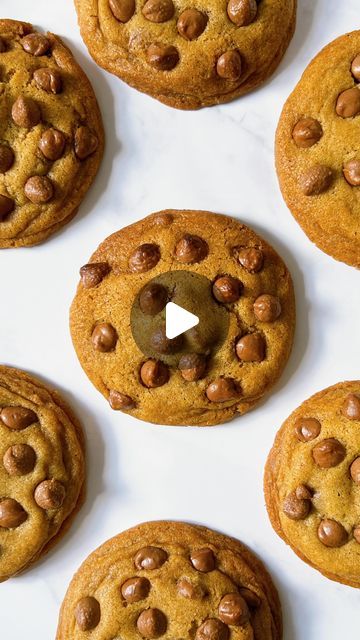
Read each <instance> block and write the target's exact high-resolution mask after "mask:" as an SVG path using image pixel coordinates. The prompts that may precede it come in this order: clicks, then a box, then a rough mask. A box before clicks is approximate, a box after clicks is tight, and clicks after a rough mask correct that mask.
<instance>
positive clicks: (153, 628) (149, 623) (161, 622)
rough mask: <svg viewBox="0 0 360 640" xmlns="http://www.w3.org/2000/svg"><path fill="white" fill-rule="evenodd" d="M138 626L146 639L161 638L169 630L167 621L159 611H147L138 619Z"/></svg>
mask: <svg viewBox="0 0 360 640" xmlns="http://www.w3.org/2000/svg"><path fill="white" fill-rule="evenodd" d="M136 626H137V628H138V631H139V632H140V633H141V635H142V636H143V637H144V638H149V639H151V638H160V636H163V635H164V633H165V631H166V628H167V620H166V617H165V616H164V614H163V613H162V611H160V610H159V609H146V610H145V611H142V612H141V613H140V615H139V617H138V619H137V622H136Z"/></svg>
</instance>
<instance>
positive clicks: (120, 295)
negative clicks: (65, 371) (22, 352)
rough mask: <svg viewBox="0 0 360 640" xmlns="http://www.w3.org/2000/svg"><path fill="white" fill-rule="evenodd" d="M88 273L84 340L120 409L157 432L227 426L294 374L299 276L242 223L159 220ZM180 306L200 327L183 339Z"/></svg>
mask: <svg viewBox="0 0 360 640" xmlns="http://www.w3.org/2000/svg"><path fill="white" fill-rule="evenodd" d="M80 273H81V282H80V284H79V286H78V290H77V294H76V297H75V299H74V302H73V305H72V308H71V319H70V324H71V333H72V338H73V343H74V346H75V349H76V352H77V355H78V357H79V360H80V363H81V365H82V367H83V368H84V370H85V372H86V373H87V375H88V376H89V378H90V380H91V381H92V382H93V384H94V385H95V386H96V387H97V388H98V389H99V391H101V393H102V394H103V395H104V396H105V397H106V398H107V399H108V401H109V403H110V406H111V407H112V408H113V409H115V410H122V411H126V412H128V413H130V414H131V415H132V416H135V417H136V418H140V419H141V420H146V421H148V422H153V423H157V424H173V425H196V426H206V425H213V424H218V423H221V422H225V421H226V420H230V419H231V418H233V417H234V416H235V415H238V414H243V413H245V412H246V411H248V410H249V409H250V408H252V407H253V406H255V405H256V404H257V403H258V402H259V401H260V400H261V398H262V397H263V395H264V394H265V393H266V392H267V391H269V389H270V388H271V387H272V385H273V384H274V383H275V382H276V380H277V379H278V378H279V376H280V374H281V372H282V370H283V368H284V366H285V363H286V361H287V359H288V356H289V353H290V350H291V346H292V341H293V333H294V324H295V303H294V294H293V286H292V281H291V277H290V274H289V272H288V270H287V268H286V266H285V265H284V263H283V261H282V260H281V258H280V257H279V256H278V255H277V253H276V252H275V251H274V250H273V249H272V248H271V247H270V246H269V245H268V244H267V243H266V242H265V241H264V240H263V239H262V238H260V237H259V236H258V235H256V234H255V233H254V231H252V230H251V229H249V228H248V227H246V226H245V225H243V224H241V223H240V222H238V221H237V220H235V219H234V218H230V217H228V216H222V215H217V214H214V213H209V212H206V211H174V210H169V211H162V212H159V213H154V214H152V215H150V216H148V217H147V218H144V219H143V220H140V221H139V222H136V223H135V224H133V225H131V226H129V227H126V228H125V229H122V230H121V231H118V232H117V233H114V234H113V235H112V236H110V237H109V238H107V239H106V240H105V241H104V242H103V243H102V244H101V245H100V247H99V248H98V249H97V251H96V252H95V253H94V254H93V256H92V257H91V259H90V261H89V264H87V265H85V266H83V267H82V268H81V271H80ZM170 301H171V302H172V303H174V304H178V305H179V306H181V307H182V308H184V309H185V310H187V311H189V312H190V313H193V314H195V315H197V316H198V317H199V318H200V323H199V325H198V326H197V327H195V328H194V329H190V330H189V331H186V332H185V333H184V334H182V336H179V337H178V338H175V339H174V340H168V339H167V337H166V334H165V328H166V305H167V303H168V302H170Z"/></svg>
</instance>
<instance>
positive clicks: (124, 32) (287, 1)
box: [75, 0, 296, 109]
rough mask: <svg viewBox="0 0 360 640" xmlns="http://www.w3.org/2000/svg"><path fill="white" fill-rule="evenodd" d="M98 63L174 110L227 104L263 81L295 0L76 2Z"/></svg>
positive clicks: (284, 42)
mask: <svg viewBox="0 0 360 640" xmlns="http://www.w3.org/2000/svg"><path fill="white" fill-rule="evenodd" d="M75 6H76V8H77V12H78V18H79V24H80V29H81V33H82V36H83V38H84V40H85V43H86V45H87V47H88V49H89V51H90V53H91V55H92V56H93V58H94V59H95V60H96V62H97V63H98V64H99V65H100V66H102V67H104V68H105V69H107V70H108V71H110V72H111V73H114V74H115V75H117V76H119V77H120V78H122V79H123V80H125V82H127V83H128V84H130V85H131V86H132V87H135V88H136V89H139V90H140V91H143V92H144V93H148V94H149V95H151V96H153V97H154V98H157V99H158V100H160V101H161V102H164V103H165V104H167V105H170V106H171V107H176V108H178V109H198V108H199V107H205V106H210V105H214V104H219V103H222V102H228V101H229V100H232V99H233V98H236V97H237V96H240V95H242V94H244V93H247V92H248V91H251V90H252V89H254V88H255V87H256V86H257V85H259V84H260V83H261V82H263V81H264V80H265V79H266V78H268V77H269V76H270V75H271V74H272V73H273V71H274V70H275V69H276V67H277V66H278V64H279V63H280V60H281V59H282V57H283V55H284V53H285V51H286V49H287V46H288V44H289V42H290V40H291V38H292V35H293V32H294V28H295V19H296V0H227V1H226V0H207V1H205V0H198V1H197V2H196V3H195V4H193V3H192V2H189V0H75Z"/></svg>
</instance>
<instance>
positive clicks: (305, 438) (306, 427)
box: [295, 418, 321, 442]
mask: <svg viewBox="0 0 360 640" xmlns="http://www.w3.org/2000/svg"><path fill="white" fill-rule="evenodd" d="M320 431H321V424H320V422H319V420H317V419H316V418H298V420H297V421H296V423H295V435H296V437H297V439H298V440H300V442H310V440H314V439H315V438H317V437H318V435H319V434H320Z"/></svg>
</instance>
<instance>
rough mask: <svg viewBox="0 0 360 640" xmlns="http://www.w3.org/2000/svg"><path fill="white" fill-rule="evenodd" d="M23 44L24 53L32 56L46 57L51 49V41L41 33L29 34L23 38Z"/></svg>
mask: <svg viewBox="0 0 360 640" xmlns="http://www.w3.org/2000/svg"><path fill="white" fill-rule="evenodd" d="M21 44H22V47H23V49H24V51H26V53H30V54H31V55H32V56H44V55H45V54H46V53H47V52H48V51H49V49H50V41H49V40H48V39H47V38H46V37H45V36H43V35H42V34H41V33H29V35H27V36H25V38H22V40H21Z"/></svg>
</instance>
